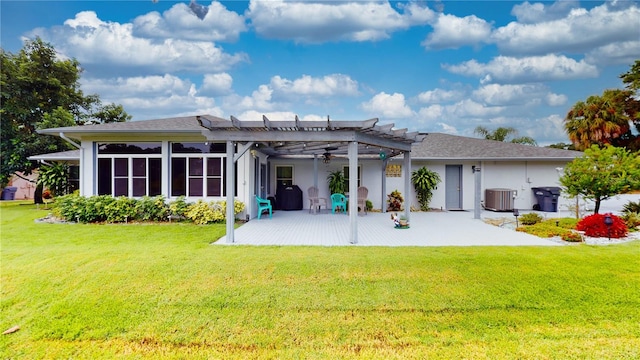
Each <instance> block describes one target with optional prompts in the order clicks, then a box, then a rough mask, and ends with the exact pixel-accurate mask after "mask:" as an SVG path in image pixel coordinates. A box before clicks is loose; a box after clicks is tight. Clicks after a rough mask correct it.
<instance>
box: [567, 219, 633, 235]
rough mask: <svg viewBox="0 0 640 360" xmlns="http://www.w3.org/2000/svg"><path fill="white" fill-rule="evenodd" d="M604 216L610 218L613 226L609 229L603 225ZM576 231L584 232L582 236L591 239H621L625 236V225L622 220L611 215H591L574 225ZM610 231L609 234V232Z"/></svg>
mask: <svg viewBox="0 0 640 360" xmlns="http://www.w3.org/2000/svg"><path fill="white" fill-rule="evenodd" d="M606 215H609V216H611V220H613V224H611V228H609V227H607V225H605V223H604V218H605V216H606ZM576 229H577V230H579V231H584V234H585V235H587V236H591V237H611V238H614V239H618V238H623V237H625V236H627V231H628V230H627V225H626V224H625V223H624V220H622V219H621V218H619V217H617V216H615V215H613V214H593V215H589V216H585V217H584V218H583V219H582V220H580V221H579V222H578V225H576ZM609 231H611V232H609Z"/></svg>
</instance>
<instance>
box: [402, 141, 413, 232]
mask: <svg viewBox="0 0 640 360" xmlns="http://www.w3.org/2000/svg"><path fill="white" fill-rule="evenodd" d="M403 166H404V216H405V217H406V218H407V222H408V221H410V218H409V215H410V214H411V198H412V196H411V151H405V152H404V165H403Z"/></svg>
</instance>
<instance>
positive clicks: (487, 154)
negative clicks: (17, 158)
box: [32, 115, 582, 161]
mask: <svg viewBox="0 0 640 360" xmlns="http://www.w3.org/2000/svg"><path fill="white" fill-rule="evenodd" d="M199 118H200V120H201V121H202V118H204V119H206V120H205V122H206V123H207V124H208V125H209V126H212V124H213V125H215V124H221V125H220V126H222V125H224V126H229V125H233V123H234V122H233V121H229V120H225V119H222V118H218V117H214V116H211V115H207V116H206V117H200V116H185V117H173V118H166V119H157V120H144V121H129V122H122V123H109V124H96V125H84V126H72V127H62V128H53V129H44V130H38V132H39V133H41V134H49V135H59V134H60V133H64V134H65V135H66V136H68V137H70V138H76V139H82V138H83V137H89V138H96V137H97V136H116V137H124V136H127V137H131V136H135V134H149V135H151V134H153V135H154V136H162V137H167V138H170V137H172V136H189V137H190V138H191V137H195V138H199V139H202V140H203V141H205V140H206V137H205V136H204V135H203V130H205V131H206V128H207V127H208V126H204V127H203V126H202V125H201V124H200V121H199ZM233 120H236V124H235V125H236V126H237V125H238V124H240V125H243V126H249V125H250V126H252V127H255V126H262V128H264V127H265V126H267V127H268V128H269V129H270V127H269V126H273V125H278V126H279V125H282V124H285V123H286V124H285V125H287V126H289V125H291V126H293V127H297V126H300V125H301V124H303V125H306V124H312V125H314V126H315V125H317V124H315V122H314V123H307V122H299V121H298V120H297V118H296V121H295V122H269V121H267V119H265V120H264V123H263V122H255V124H252V123H254V122H238V121H237V119H233ZM366 122H367V121H365V122H361V123H366ZM368 122H372V123H373V124H374V127H373V128H372V129H374V130H376V131H377V132H376V133H375V135H376V136H386V135H389V136H392V137H395V136H396V135H395V134H394V132H397V131H400V133H398V134H397V136H400V137H401V138H404V139H403V140H404V141H410V140H411V139H412V138H413V137H414V136H416V135H415V133H411V134H409V133H405V132H404V131H406V130H404V131H402V130H391V128H390V127H389V126H390V125H392V124H389V125H385V126H383V127H379V126H377V125H375V122H373V121H371V120H369V121H368ZM280 123H282V124H280ZM289 123H291V124H289ZM346 123H347V122H345V124H346ZM258 124H259V125H258ZM331 124H332V125H334V124H335V125H336V126H337V125H340V124H341V122H331ZM307 126H309V125H307ZM241 127H242V126H241ZM216 130H217V131H220V130H222V129H216ZM248 130H249V129H248ZM249 131H250V132H251V133H254V131H256V129H251V130H249ZM312 133H313V132H309V134H312ZM386 133H389V134H386ZM257 134H259V133H255V135H257ZM312 135H313V134H312ZM295 145H296V144H293V145H292V146H295ZM265 150H266V149H265ZM297 152H300V150H297ZM359 153H360V154H361V155H362V154H365V153H366V151H359ZM579 156H582V153H581V152H579V151H572V150H562V149H553V148H547V147H538V146H531V145H522V144H513V143H508V142H500V141H493V140H485V139H478V138H470V137H464V136H458V135H450V134H443V133H429V134H428V135H427V136H426V138H425V139H424V141H421V142H416V143H414V144H413V145H412V146H411V157H412V158H413V159H422V160H493V161H507V160H528V161H533V160H565V161H570V160H573V159H574V158H576V157H579ZM74 159H79V153H77V152H76V153H74V152H73V151H71V152H62V153H55V154H47V155H37V156H33V157H32V160H54V161H55V160H74Z"/></svg>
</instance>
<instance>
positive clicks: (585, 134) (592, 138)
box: [564, 89, 632, 150]
mask: <svg viewBox="0 0 640 360" xmlns="http://www.w3.org/2000/svg"><path fill="white" fill-rule="evenodd" d="M631 96H632V92H631V91H630V90H620V89H609V90H605V91H604V93H603V94H602V96H597V95H593V96H589V98H588V99H587V101H586V102H583V101H578V102H577V103H576V104H575V105H573V107H572V108H571V110H569V112H568V113H567V116H566V118H565V124H564V128H565V130H566V131H567V134H568V135H569V139H570V140H571V141H572V142H573V143H574V144H575V146H576V148H577V149H579V150H584V149H586V148H589V147H590V146H591V145H594V144H595V145H599V146H603V145H606V144H612V145H619V144H620V142H621V141H622V140H623V135H625V134H626V133H628V132H629V130H630V126H629V116H628V115H627V113H626V102H627V101H628V98H629V97H631Z"/></svg>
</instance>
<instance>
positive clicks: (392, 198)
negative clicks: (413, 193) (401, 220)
mask: <svg viewBox="0 0 640 360" xmlns="http://www.w3.org/2000/svg"><path fill="white" fill-rule="evenodd" d="M403 201H404V198H403V197H402V194H401V193H400V191H398V190H393V191H392V192H391V194H389V195H387V205H388V206H387V210H389V211H400V210H402V202H403Z"/></svg>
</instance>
